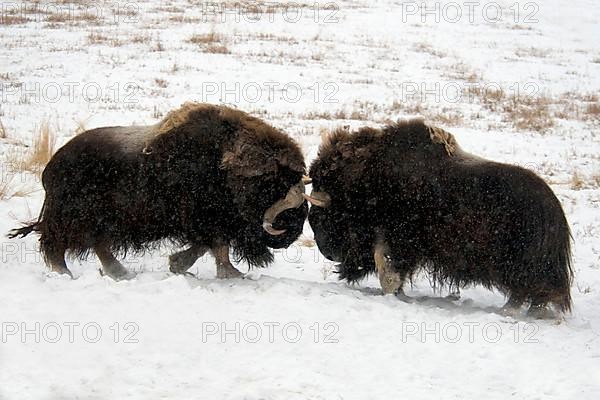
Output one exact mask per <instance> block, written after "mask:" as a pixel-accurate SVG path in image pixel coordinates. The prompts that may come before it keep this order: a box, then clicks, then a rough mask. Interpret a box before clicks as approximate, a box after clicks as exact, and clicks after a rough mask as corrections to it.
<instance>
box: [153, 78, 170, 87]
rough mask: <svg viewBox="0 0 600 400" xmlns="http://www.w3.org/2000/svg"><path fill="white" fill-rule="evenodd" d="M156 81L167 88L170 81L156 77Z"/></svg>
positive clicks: (159, 85)
mask: <svg viewBox="0 0 600 400" xmlns="http://www.w3.org/2000/svg"><path fill="white" fill-rule="evenodd" d="M154 83H156V86H158V87H159V88H161V89H165V88H167V87H168V86H169V82H168V81H167V80H166V79H163V78H154Z"/></svg>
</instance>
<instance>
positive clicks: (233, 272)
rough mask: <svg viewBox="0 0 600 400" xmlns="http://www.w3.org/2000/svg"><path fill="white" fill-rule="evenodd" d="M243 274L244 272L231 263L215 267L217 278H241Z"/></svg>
mask: <svg viewBox="0 0 600 400" xmlns="http://www.w3.org/2000/svg"><path fill="white" fill-rule="evenodd" d="M243 276H244V274H242V273H241V272H240V271H238V270H237V269H235V268H234V267H233V266H231V265H229V266H220V267H217V279H232V278H241V277H243Z"/></svg>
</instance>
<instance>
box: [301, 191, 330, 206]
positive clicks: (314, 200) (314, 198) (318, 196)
mask: <svg viewBox="0 0 600 400" xmlns="http://www.w3.org/2000/svg"><path fill="white" fill-rule="evenodd" d="M302 196H303V197H304V198H305V199H306V200H307V201H308V202H309V203H310V204H312V205H313V206H317V207H323V208H326V207H329V203H331V196H330V195H328V194H327V193H326V192H312V193H311V194H310V196H309V195H307V194H302Z"/></svg>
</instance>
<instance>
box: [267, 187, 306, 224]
mask: <svg viewBox="0 0 600 400" xmlns="http://www.w3.org/2000/svg"><path fill="white" fill-rule="evenodd" d="M303 195H304V183H303V182H302V181H300V182H299V183H297V184H296V185H294V186H292V187H291V188H290V190H289V191H288V192H287V194H286V195H285V197H284V198H283V199H280V200H277V202H275V204H273V205H272V206H271V207H269V209H268V210H267V211H265V215H264V216H263V229H264V230H265V231H267V232H268V233H269V234H271V235H281V234H283V233H285V230H280V229H275V228H273V221H275V218H277V216H278V215H279V214H281V213H282V212H284V211H285V210H289V209H290V208H298V207H300V206H301V205H302V203H303V202H304V198H303V197H302V196H303Z"/></svg>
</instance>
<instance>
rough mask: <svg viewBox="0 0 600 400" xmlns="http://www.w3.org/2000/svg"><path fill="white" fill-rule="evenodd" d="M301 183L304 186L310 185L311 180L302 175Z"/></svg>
mask: <svg viewBox="0 0 600 400" xmlns="http://www.w3.org/2000/svg"><path fill="white" fill-rule="evenodd" d="M302 183H304V184H305V185H310V184H311V183H312V178H311V177H310V176H308V175H304V176H303V177H302Z"/></svg>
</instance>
